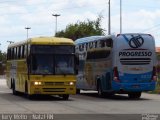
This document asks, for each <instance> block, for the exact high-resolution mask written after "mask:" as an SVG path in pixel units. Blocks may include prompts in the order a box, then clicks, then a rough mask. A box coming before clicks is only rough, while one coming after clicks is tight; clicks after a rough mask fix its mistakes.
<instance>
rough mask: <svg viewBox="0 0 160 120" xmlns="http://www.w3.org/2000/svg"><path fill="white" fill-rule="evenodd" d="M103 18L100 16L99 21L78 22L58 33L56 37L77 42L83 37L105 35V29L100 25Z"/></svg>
mask: <svg viewBox="0 0 160 120" xmlns="http://www.w3.org/2000/svg"><path fill="white" fill-rule="evenodd" d="M101 20H102V16H99V17H98V18H97V20H95V21H91V20H89V19H88V20H87V21H83V22H77V23H75V24H69V25H68V26H67V27H66V29H65V30H62V31H60V32H57V33H56V37H65V38H70V39H72V40H76V39H78V38H81V37H87V36H93V35H104V29H102V28H101V26H100V23H101Z"/></svg>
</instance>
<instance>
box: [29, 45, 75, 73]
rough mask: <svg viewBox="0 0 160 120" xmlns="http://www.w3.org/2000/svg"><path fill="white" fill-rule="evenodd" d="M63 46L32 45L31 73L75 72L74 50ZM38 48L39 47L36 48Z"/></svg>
mask: <svg viewBox="0 0 160 120" xmlns="http://www.w3.org/2000/svg"><path fill="white" fill-rule="evenodd" d="M65 47H66V48H65ZM65 47H64V46H63V47H60V46H56V47H54V46H52V47H51V46H45V47H42V46H36V47H33V46H32V52H31V67H30V68H31V74H37V75H38V74H48V75H53V74H54V75H63V74H64V75H66V74H67V75H68V74H69V75H70V74H75V67H74V66H75V61H74V60H75V59H74V55H73V54H72V52H74V47H73V46H65ZM38 48H40V49H39V50H38ZM58 49H59V50H58ZM54 50H55V51H54Z"/></svg>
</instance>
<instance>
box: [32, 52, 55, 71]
mask: <svg viewBox="0 0 160 120" xmlns="http://www.w3.org/2000/svg"><path fill="white" fill-rule="evenodd" d="M31 71H32V73H33V74H53V57H52V56H50V55H43V54H37V55H33V56H32V67H31Z"/></svg>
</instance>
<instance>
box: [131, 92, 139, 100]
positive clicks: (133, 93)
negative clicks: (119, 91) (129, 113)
mask: <svg viewBox="0 0 160 120" xmlns="http://www.w3.org/2000/svg"><path fill="white" fill-rule="evenodd" d="M128 96H129V98H132V99H138V98H140V97H141V92H131V93H128Z"/></svg>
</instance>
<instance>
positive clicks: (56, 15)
mask: <svg viewBox="0 0 160 120" xmlns="http://www.w3.org/2000/svg"><path fill="white" fill-rule="evenodd" d="M52 16H54V17H55V18H56V22H55V35H56V33H57V17H59V16H60V14H52Z"/></svg>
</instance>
